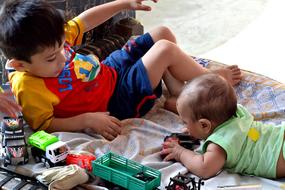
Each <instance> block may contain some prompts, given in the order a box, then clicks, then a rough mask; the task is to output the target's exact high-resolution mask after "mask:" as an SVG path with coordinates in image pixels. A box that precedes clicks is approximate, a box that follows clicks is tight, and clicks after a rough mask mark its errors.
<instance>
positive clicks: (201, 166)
mask: <svg viewBox="0 0 285 190" xmlns="http://www.w3.org/2000/svg"><path fill="white" fill-rule="evenodd" d="M163 147H166V148H164V149H163V150H162V152H161V154H166V157H165V158H164V160H172V159H175V160H177V161H179V162H181V163H182V164H183V165H184V166H185V167H186V168H187V169H188V170H189V171H190V172H191V173H193V174H195V175H197V176H199V177H202V178H204V179H207V178H209V177H212V176H214V175H215V174H217V173H218V172H219V171H220V170H221V169H222V168H223V166H224V164H225V161H226V153H225V151H224V150H223V149H222V148H221V147H220V146H218V145H216V144H213V143H211V144H209V145H208V147H207V151H206V152H205V153H204V154H199V153H196V152H194V151H191V150H189V149H185V148H184V147H182V146H180V145H179V144H178V143H177V142H176V141H168V142H167V141H166V142H164V143H163Z"/></svg>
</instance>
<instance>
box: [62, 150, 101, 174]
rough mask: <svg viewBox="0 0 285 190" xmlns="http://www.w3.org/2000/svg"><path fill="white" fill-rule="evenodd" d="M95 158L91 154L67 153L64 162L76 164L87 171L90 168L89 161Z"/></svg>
mask: <svg viewBox="0 0 285 190" xmlns="http://www.w3.org/2000/svg"><path fill="white" fill-rule="evenodd" d="M93 160H96V157H95V156H93V155H78V154H68V155H67V157H66V164H67V165H69V164H76V165H78V166H80V167H81V168H83V169H87V170H88V171H91V170H92V164H91V162H92V161H93Z"/></svg>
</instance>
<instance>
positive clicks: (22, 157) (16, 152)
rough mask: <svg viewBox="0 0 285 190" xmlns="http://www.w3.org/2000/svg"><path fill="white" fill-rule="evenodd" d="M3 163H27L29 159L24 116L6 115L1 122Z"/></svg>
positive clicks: (5, 164)
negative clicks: (13, 116)
mask: <svg viewBox="0 0 285 190" xmlns="http://www.w3.org/2000/svg"><path fill="white" fill-rule="evenodd" d="M1 135H2V152H1V153H2V158H3V165H4V166H5V167H6V166H7V165H9V164H10V165H18V164H25V163H27V162H28V161H29V155H28V151H27V143H26V140H25V135H24V121H23V117H22V116H19V117H18V118H11V117H4V118H3V121H2V123H1Z"/></svg>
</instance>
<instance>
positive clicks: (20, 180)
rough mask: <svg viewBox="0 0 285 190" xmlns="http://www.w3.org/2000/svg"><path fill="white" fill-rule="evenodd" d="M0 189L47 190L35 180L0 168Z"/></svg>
mask: <svg viewBox="0 0 285 190" xmlns="http://www.w3.org/2000/svg"><path fill="white" fill-rule="evenodd" d="M0 189H3V190H4V189H11V190H28V189H29V190H33V189H34V190H48V187H47V186H46V185H44V184H42V183H41V182H39V181H37V180H36V179H35V178H32V177H28V176H24V175H20V174H17V173H15V172H12V171H10V170H8V169H5V168H0Z"/></svg>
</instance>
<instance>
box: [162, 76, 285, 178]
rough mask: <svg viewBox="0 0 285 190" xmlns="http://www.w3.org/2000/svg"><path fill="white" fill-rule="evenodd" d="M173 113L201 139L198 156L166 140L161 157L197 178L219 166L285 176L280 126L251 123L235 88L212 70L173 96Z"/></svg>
mask: <svg viewBox="0 0 285 190" xmlns="http://www.w3.org/2000/svg"><path fill="white" fill-rule="evenodd" d="M177 110H178V113H179V115H180V117H181V119H182V120H183V122H184V123H185V126H186V127H187V132H188V133H189V134H190V135H191V136H193V137H194V138H197V139H201V140H205V143H204V144H203V146H202V152H203V153H202V154H198V153H196V152H193V151H191V150H188V149H185V148H183V147H181V146H180V145H179V144H178V143H177V141H166V142H164V143H163V146H164V149H163V150H162V152H161V154H163V155H166V157H165V158H164V160H172V159H175V160H177V161H180V162H181V163H182V164H184V165H185V167H187V169H188V170H189V171H190V172H191V173H193V174H195V175H197V176H200V177H202V178H209V177H212V176H214V175H216V174H217V173H218V172H219V171H220V170H221V169H223V168H224V169H227V170H228V171H230V172H235V173H240V174H248V175H256V176H261V177H266V178H281V177H285V160H284V157H285V147H284V145H283V144H284V129H285V126H284V125H278V126H274V125H268V124H263V123H261V122H258V121H254V118H253V116H252V115H251V114H250V113H249V112H248V111H247V110H246V108H245V107H243V106H242V105H239V104H237V97H236V94H235V91H234V89H233V87H232V85H230V84H229V83H228V82H227V81H225V80H224V79H223V78H222V77H220V76H218V75H216V74H204V75H202V76H200V77H197V78H195V79H193V80H192V81H191V82H190V83H189V84H187V85H186V87H185V88H184V90H183V91H182V93H181V94H180V96H179V98H178V100H177Z"/></svg>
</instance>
